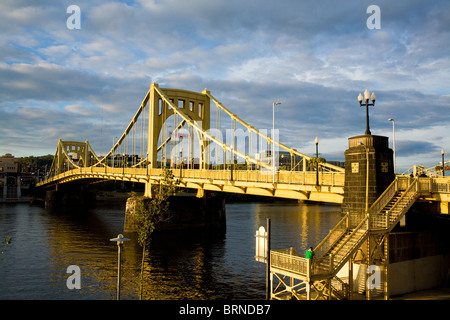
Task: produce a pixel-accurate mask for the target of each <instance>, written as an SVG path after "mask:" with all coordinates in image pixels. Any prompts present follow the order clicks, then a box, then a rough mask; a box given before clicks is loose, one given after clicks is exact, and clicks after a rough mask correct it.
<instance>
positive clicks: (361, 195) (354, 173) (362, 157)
mask: <svg viewBox="0 0 450 320" xmlns="http://www.w3.org/2000/svg"><path fill="white" fill-rule="evenodd" d="M348 144H349V148H348V149H347V150H346V151H345V186H344V200H343V203H342V206H341V208H342V212H343V213H344V214H345V213H347V212H350V213H364V212H365V210H366V184H367V182H368V194H367V204H368V207H370V205H371V204H372V203H373V202H374V201H375V200H376V199H377V198H378V197H379V196H380V195H381V194H382V193H383V192H384V190H385V189H386V187H388V186H389V184H390V183H391V182H392V181H393V180H394V179H395V173H394V165H393V151H392V149H389V147H388V137H383V136H375V135H371V134H366V135H363V136H356V137H351V138H349V139H348ZM367 158H368V159H367ZM367 160H368V168H369V171H368V172H367V169H366V168H367Z"/></svg>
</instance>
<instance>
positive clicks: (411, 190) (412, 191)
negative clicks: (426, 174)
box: [370, 179, 419, 229]
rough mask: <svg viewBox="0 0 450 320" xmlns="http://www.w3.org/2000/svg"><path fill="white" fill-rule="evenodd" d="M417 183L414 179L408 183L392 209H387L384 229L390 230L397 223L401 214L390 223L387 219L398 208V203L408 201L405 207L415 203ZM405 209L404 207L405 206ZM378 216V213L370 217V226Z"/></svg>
mask: <svg viewBox="0 0 450 320" xmlns="http://www.w3.org/2000/svg"><path fill="white" fill-rule="evenodd" d="M418 181H419V180H418V179H414V180H413V181H412V182H411V183H410V185H409V186H408V188H407V189H406V190H405V192H404V193H403V194H402V195H401V197H400V198H399V199H398V200H397V201H396V202H395V203H394V205H393V206H392V208H390V209H389V211H388V212H387V215H386V219H385V222H384V226H383V227H384V228H385V229H390V228H391V227H393V226H394V225H395V224H396V223H397V222H398V219H399V217H400V216H401V214H399V217H397V218H396V219H395V220H394V221H393V222H392V223H391V222H390V221H389V217H390V216H391V212H394V210H395V209H397V208H398V206H399V203H401V202H402V200H405V199H408V203H407V206H409V204H410V203H411V201H415V199H416V198H417V196H418V188H419V183H418ZM405 208H406V206H405ZM405 208H401V210H405ZM379 214H380V212H378V213H377V214H375V215H373V216H371V221H370V223H371V225H372V224H373V221H374V220H375V219H376V218H377V216H379Z"/></svg>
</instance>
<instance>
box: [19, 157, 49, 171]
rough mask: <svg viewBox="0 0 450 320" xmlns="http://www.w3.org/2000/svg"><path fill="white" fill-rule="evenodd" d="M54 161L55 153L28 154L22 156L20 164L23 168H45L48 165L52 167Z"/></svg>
mask: <svg viewBox="0 0 450 320" xmlns="http://www.w3.org/2000/svg"><path fill="white" fill-rule="evenodd" d="M52 162H53V155H51V154H48V155H46V156H38V157H35V156H28V157H22V158H20V164H21V166H22V168H28V167H34V168H43V167H45V166H47V168H49V169H50V167H51V166H52Z"/></svg>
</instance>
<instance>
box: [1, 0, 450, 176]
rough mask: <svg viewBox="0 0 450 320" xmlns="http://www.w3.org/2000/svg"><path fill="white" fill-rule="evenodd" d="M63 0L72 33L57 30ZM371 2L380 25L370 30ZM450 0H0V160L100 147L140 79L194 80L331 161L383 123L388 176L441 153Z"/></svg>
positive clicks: (120, 120)
mask: <svg viewBox="0 0 450 320" xmlns="http://www.w3.org/2000/svg"><path fill="white" fill-rule="evenodd" d="M70 5H77V6H78V7H79V8H80V16H81V21H80V29H69V28H68V27H67V20H68V19H70V16H71V13H67V8H68V7H69V6H70ZM370 5H377V6H378V7H379V8H380V11H381V14H380V19H379V23H380V28H379V29H370V28H368V25H367V20H369V22H371V23H374V22H376V21H375V20H373V18H375V16H372V14H373V12H372V11H370V12H369V13H367V8H368V7H369V6H370ZM449 48H450V2H449V1H447V0H434V1H423V0H421V1H415V0H409V1H376V0H370V1H361V0H354V1H349V0H345V1H344V0H340V1H327V0H320V1H307V0H276V1H275V0H273V1H272V0H239V1H237V0H226V1H224V0H135V1H133V0H129V1H106V0H99V1H88V0H70V1H65V0H62V1H52V0H41V1H31V0H28V1H26V0H1V1H0V81H1V82H0V155H2V154H5V153H12V154H13V155H15V156H27V155H36V156H37V155H45V154H49V153H50V154H53V153H54V152H55V148H56V145H57V141H58V139H59V138H61V139H63V140H78V141H85V140H89V141H90V143H91V145H92V146H93V148H94V149H95V150H96V152H97V153H98V154H102V153H105V152H107V151H109V149H110V148H111V145H112V138H113V137H114V136H119V135H121V133H122V132H123V130H124V129H125V127H126V126H127V125H128V122H129V121H130V120H131V118H132V116H133V115H134V113H135V112H136V110H137V108H138V107H139V105H140V103H141V101H142V99H143V97H144V95H145V93H146V92H147V90H148V88H149V86H150V84H151V82H157V83H159V85H160V87H163V88H164V87H167V88H178V89H186V90H191V91H198V92H200V91H202V90H203V89H205V88H207V89H208V90H210V91H211V93H212V94H213V95H214V96H215V97H216V98H218V99H219V100H220V101H221V102H222V103H223V104H224V105H225V106H226V107H227V108H229V109H230V110H231V111H232V112H234V113H236V114H238V115H239V116H240V117H242V118H243V119H244V120H246V121H247V122H249V123H250V124H251V125H253V126H254V127H255V128H260V129H261V128H267V129H270V128H271V125H272V103H273V102H274V101H280V102H281V103H282V104H281V105H280V106H279V107H278V109H277V111H276V123H277V124H276V126H277V127H278V128H279V129H280V140H281V142H283V143H285V144H287V145H289V146H291V147H293V148H296V149H297V150H299V151H301V152H303V153H306V154H310V155H312V154H313V153H314V152H315V149H314V148H315V147H314V138H315V137H316V136H318V137H319V139H320V143H319V148H320V152H321V154H322V156H324V157H325V158H326V159H327V160H341V161H342V160H344V151H345V149H347V147H348V140H347V139H348V138H349V137H351V136H356V135H361V134H364V131H365V109H364V108H361V107H360V106H359V103H358V101H357V96H358V94H359V92H362V91H364V90H365V89H366V88H368V89H369V90H370V91H371V92H372V91H375V93H376V95H377V101H376V106H375V107H374V108H372V107H371V109H370V120H371V121H370V128H371V131H372V134H376V135H385V136H388V137H389V140H390V144H392V122H390V121H388V118H394V119H395V129H396V130H395V135H396V149H397V150H396V154H397V167H398V170H399V171H400V170H402V169H405V170H406V169H408V168H409V167H411V166H412V165H413V164H423V165H425V166H427V167H429V166H434V165H436V164H438V163H439V161H440V160H441V149H442V148H444V149H446V150H447V149H448V153H449V157H450V130H449V129H448V124H449V122H450V112H449V110H450V58H449V55H450V49H449Z"/></svg>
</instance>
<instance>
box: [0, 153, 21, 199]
mask: <svg viewBox="0 0 450 320" xmlns="http://www.w3.org/2000/svg"><path fill="white" fill-rule="evenodd" d="M7 198H20V160H19V159H18V158H15V157H14V156H13V155H12V154H10V153H7V154H5V155H4V156H1V157H0V199H4V200H6V199H7Z"/></svg>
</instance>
